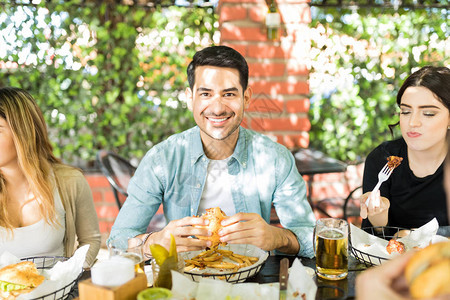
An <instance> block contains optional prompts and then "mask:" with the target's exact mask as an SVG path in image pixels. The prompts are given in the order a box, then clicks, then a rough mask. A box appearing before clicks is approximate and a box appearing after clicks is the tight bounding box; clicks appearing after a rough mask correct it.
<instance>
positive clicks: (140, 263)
mask: <svg viewBox="0 0 450 300" xmlns="http://www.w3.org/2000/svg"><path fill="white" fill-rule="evenodd" d="M120 256H123V257H126V258H129V259H131V260H132V261H134V272H136V273H144V265H145V261H144V258H143V257H142V256H141V255H139V254H137V253H131V252H124V253H121V254H120Z"/></svg>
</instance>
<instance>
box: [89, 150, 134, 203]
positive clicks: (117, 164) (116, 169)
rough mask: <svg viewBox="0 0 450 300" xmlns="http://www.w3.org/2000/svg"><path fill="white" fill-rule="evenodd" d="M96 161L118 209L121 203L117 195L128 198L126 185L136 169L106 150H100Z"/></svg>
mask: <svg viewBox="0 0 450 300" xmlns="http://www.w3.org/2000/svg"><path fill="white" fill-rule="evenodd" d="M97 161H98V163H99V165H100V169H101V171H102V173H103V174H104V175H105V176H106V178H107V179H108V181H109V183H110V185H111V188H112V190H113V192H114V197H115V199H116V203H117V206H118V207H119V209H120V208H121V207H122V204H123V203H122V201H121V200H120V197H119V193H120V194H122V195H123V196H125V197H128V193H127V187H128V183H129V182H130V179H131V177H133V174H134V172H135V171H136V167H134V166H133V165H131V164H130V163H129V162H128V161H127V160H126V159H125V158H123V157H121V156H119V155H117V154H115V153H114V152H111V151H107V150H100V151H99V152H98V153H97ZM122 198H124V197H122Z"/></svg>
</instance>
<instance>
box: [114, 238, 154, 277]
mask: <svg viewBox="0 0 450 300" xmlns="http://www.w3.org/2000/svg"><path fill="white" fill-rule="evenodd" d="M143 246H144V243H143V241H142V240H141V239H140V238H137V237H131V238H117V239H114V240H111V241H110V242H109V244H108V248H109V257H113V256H116V255H118V256H122V257H126V258H128V259H131V260H132V261H133V262H134V271H135V272H136V273H144V264H145V259H144V248H143Z"/></svg>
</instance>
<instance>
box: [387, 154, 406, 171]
mask: <svg viewBox="0 0 450 300" xmlns="http://www.w3.org/2000/svg"><path fill="white" fill-rule="evenodd" d="M402 160H403V158H402V157H398V156H389V157H388V158H387V161H388V167H389V169H391V170H393V169H395V168H397V167H398V166H399V165H400V164H401V162H402Z"/></svg>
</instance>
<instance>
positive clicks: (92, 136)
mask: <svg viewBox="0 0 450 300" xmlns="http://www.w3.org/2000/svg"><path fill="white" fill-rule="evenodd" d="M1 10H2V11H1V20H0V30H1V32H2V33H3V35H2V36H3V40H0V41H1V43H0V44H1V45H2V47H0V48H1V49H0V61H2V60H3V61H7V62H9V63H8V64H9V65H5V66H2V68H1V69H2V72H1V73H0V86H19V87H22V88H24V89H25V90H28V91H29V92H30V93H32V94H33V96H34V97H35V98H36V100H37V101H38V103H39V106H40V107H41V109H42V111H43V112H44V114H45V118H46V120H47V124H48V127H49V131H50V137H51V140H52V142H53V143H54V145H55V152H56V155H57V156H59V157H61V158H62V159H63V160H64V161H66V162H68V163H71V164H75V165H78V166H80V167H83V168H89V167H92V166H93V163H94V161H95V155H96V153H97V151H98V150H99V149H108V150H114V151H116V152H118V153H119V154H121V155H123V156H124V157H127V158H133V157H134V158H139V159H140V158H141V157H142V156H143V155H144V154H145V152H146V151H147V150H148V149H149V148H151V146H152V145H154V144H155V143H158V142H160V141H162V140H163V139H165V138H167V137H168V136H170V135H172V134H173V133H176V132H180V131H182V130H185V129H187V128H190V127H192V126H193V125H194V121H193V118H192V117H191V113H190V112H189V111H188V110H187V108H186V102H185V101H184V99H183V96H184V90H185V88H186V86H187V76H186V67H187V64H188V63H189V62H190V60H191V59H192V56H193V55H194V53H195V52H196V50H198V49H201V48H203V47H205V46H209V45H211V44H214V43H215V41H216V42H217V41H218V37H217V36H216V37H214V34H215V33H218V31H217V27H218V21H217V15H216V14H215V13H214V9H213V8H212V7H207V8H200V7H192V8H186V7H177V6H170V7H157V8H145V7H140V6H134V7H132V6H128V5H118V4H114V3H105V2H103V3H102V4H101V5H99V4H98V2H97V1H90V2H89V1H88V2H85V1H83V4H81V1H79V0H74V1H42V2H41V3H40V4H37V5H17V4H16V5H12V4H11V5H9V4H3V5H2V6H1Z"/></svg>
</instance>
